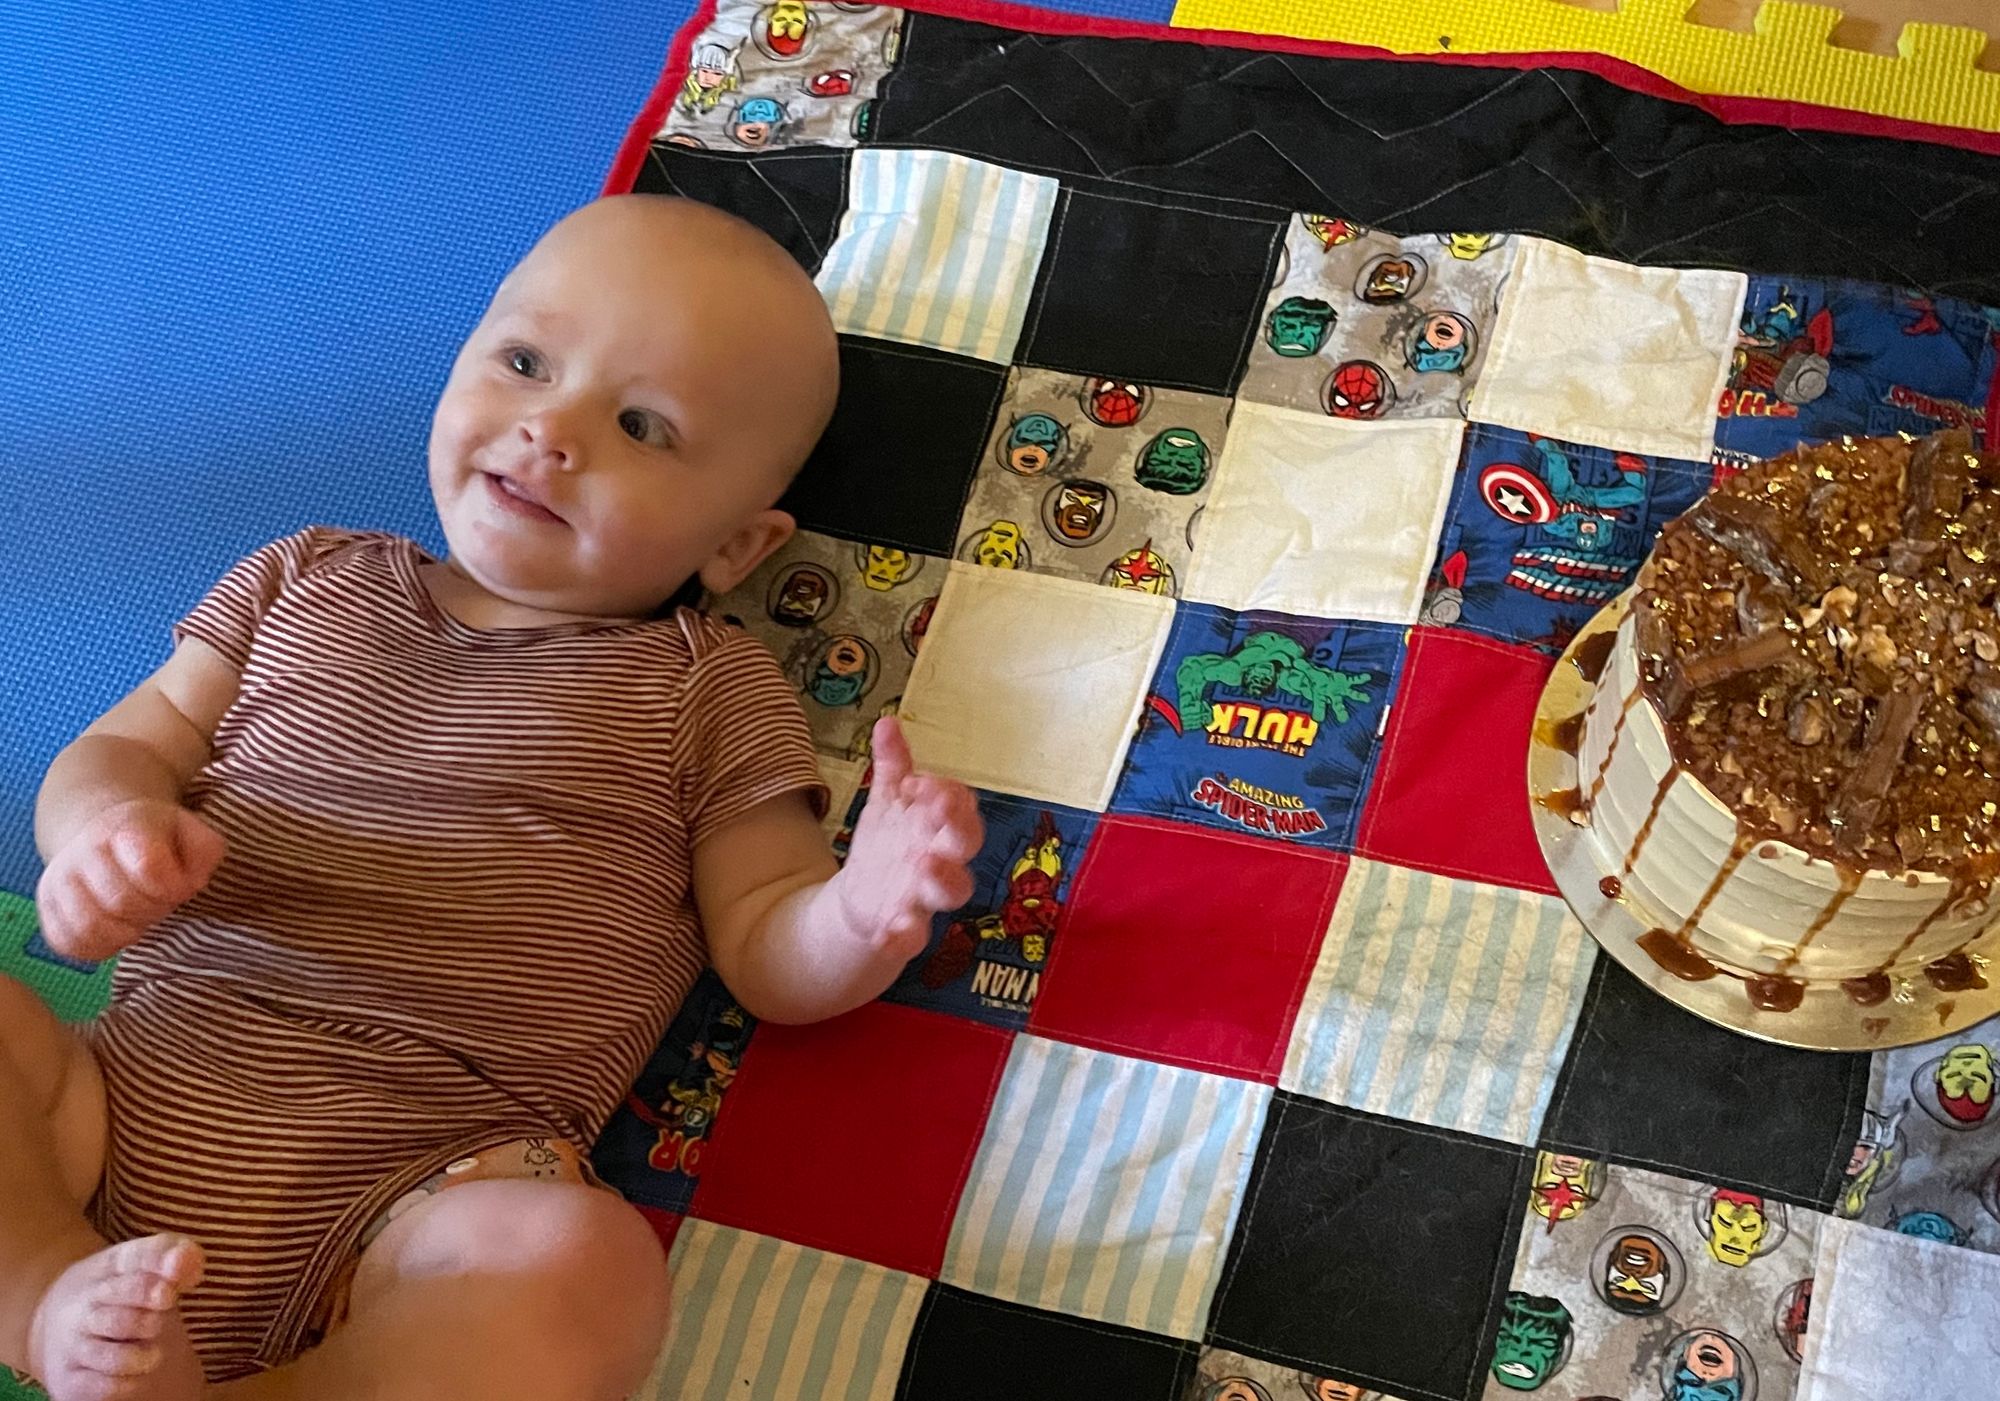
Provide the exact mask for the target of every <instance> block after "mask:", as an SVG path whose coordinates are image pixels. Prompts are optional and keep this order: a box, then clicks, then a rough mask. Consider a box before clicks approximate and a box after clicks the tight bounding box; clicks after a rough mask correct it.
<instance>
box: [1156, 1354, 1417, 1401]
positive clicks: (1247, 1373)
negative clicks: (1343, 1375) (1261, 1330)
mask: <svg viewBox="0 0 2000 1401" xmlns="http://www.w3.org/2000/svg"><path fill="white" fill-rule="evenodd" d="M1302 1394H1303V1396H1304V1397H1305V1401H1396V1398H1395V1397H1393V1396H1389V1395H1387V1394H1385V1393H1383V1392H1380V1391H1377V1390H1375V1388H1373V1387H1371V1386H1364V1385H1363V1384H1362V1383H1360V1382H1351V1381H1343V1380H1342V1379H1340V1378H1338V1377H1329V1376H1325V1375H1322V1374H1321V1373H1320V1372H1318V1371H1317V1370H1314V1369H1311V1368H1308V1369H1305V1370H1301V1369H1300V1368H1298V1367H1295V1366H1292V1365H1291V1364H1290V1363H1286V1362H1266V1361H1265V1360H1264V1359H1263V1358H1261V1357H1246V1356H1245V1355H1244V1354H1242V1353H1240V1352H1231V1351H1230V1350H1229V1349H1228V1348H1221V1347H1209V1348H1203V1349H1202V1350H1201V1358H1200V1360H1199V1361H1198V1362H1197V1363H1196V1364H1195V1373H1194V1376H1193V1378H1192V1379H1190V1380H1189V1382H1188V1386H1187V1390H1186V1391H1184V1392H1182V1393H1181V1401H1299V1397H1300V1396H1301V1395H1302Z"/></svg>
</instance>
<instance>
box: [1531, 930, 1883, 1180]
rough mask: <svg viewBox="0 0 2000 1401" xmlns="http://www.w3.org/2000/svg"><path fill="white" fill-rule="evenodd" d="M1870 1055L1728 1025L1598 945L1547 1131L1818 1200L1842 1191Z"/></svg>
mask: <svg viewBox="0 0 2000 1401" xmlns="http://www.w3.org/2000/svg"><path fill="white" fill-rule="evenodd" d="M1868 1064H1869V1058H1868V1057H1867V1056H1866V1055H1835V1054H1831V1053H1828V1052H1823V1051H1797V1050H1793V1049H1791V1048H1790V1047H1787V1046H1777V1045H1773V1044H1772V1043H1770V1042H1768V1041H1758V1040H1754V1039H1752V1038H1750V1037H1748V1036H1739V1035H1737V1034H1736V1033H1734V1032H1731V1031H1725V1030H1723V1029H1722V1028H1720V1027H1717V1026H1713V1025H1711V1024H1710V1023H1708V1022H1705V1021H1703V1020H1701V1019H1700V1018H1699V1017H1696V1016H1694V1015H1692V1014H1691V1013H1688V1012H1684V1011H1682V1010H1681V1009H1680V1008H1678V1007H1676V1006H1674V1005H1673V1003H1671V1002H1669V1001H1667V1000H1666V999H1665V998H1664V997H1661V996H1660V995H1659V994H1658V993H1655V992H1653V991H1652V990H1651V989H1649V988H1648V987H1646V985H1645V984H1643V983H1641V982H1640V981H1639V980H1638V979H1637V978H1635V977H1633V976H1632V975H1631V974H1630V973H1628V972H1626V971H1625V970H1624V969H1623V968H1622V967H1620V966H1619V965H1618V964H1617V963H1616V962H1615V961H1614V960H1612V959H1609V958H1600V959H1599V960H1598V961H1597V971H1596V972H1595V974H1593V975H1592V977H1591V981H1590V987H1589V990H1588V991H1587V992H1586V993H1585V996H1584V1002H1583V1012H1582V1014H1581V1016H1580V1018H1579V1020H1578V1023H1577V1029H1576V1035H1575V1036H1574V1037H1572V1038H1571V1041H1570V1052H1569V1063H1568V1064H1567V1065H1565V1066H1564V1067H1563V1073H1562V1076H1561V1078H1560V1079H1559V1080H1558V1081H1557V1082H1556V1093H1555V1098H1554V1100H1552V1101H1551V1102H1550V1105H1549V1114H1548V1121H1547V1124H1546V1125H1545V1127H1544V1128H1543V1130H1542V1144H1543V1146H1545V1147H1548V1148H1553V1149H1558V1150H1561V1151H1564V1152H1570V1153H1577V1154H1581V1155H1583V1156H1586V1157H1600V1158H1609V1159H1612V1160H1614V1161H1625V1162H1634V1163H1644V1164H1646V1165H1648V1166H1651V1167H1657V1168H1662V1169H1664V1170H1666V1171H1669V1172H1674V1173H1678V1174H1680V1175H1681V1176H1684V1177H1692V1178H1696V1179H1698V1180H1700V1181H1703V1182H1721V1183H1727V1184H1728V1185H1729V1186H1731V1187H1735V1188H1740V1189H1743V1190H1745V1191H1749V1192H1754V1193H1756V1194H1758V1195H1760V1196H1767V1197H1772V1198H1776V1199H1778V1200H1782V1201H1788V1202H1792V1203H1794V1204H1796V1205H1801V1206H1809V1207H1819V1208H1826V1207H1830V1206H1832V1205H1833V1204H1834V1203H1835V1202H1836V1201H1837V1200H1839V1198H1840V1195H1841V1191H1842V1176H1843V1173H1844V1172H1845V1170H1846V1168H1847V1167H1848V1164H1849V1160H1850V1145H1851V1144H1853V1143H1854V1141H1855V1137H1856V1133H1857V1131H1858V1129H1859V1128H1860V1125H1861V1122H1862V1108H1863V1105H1864V1101H1865V1100H1866V1097H1867V1091H1868Z"/></svg>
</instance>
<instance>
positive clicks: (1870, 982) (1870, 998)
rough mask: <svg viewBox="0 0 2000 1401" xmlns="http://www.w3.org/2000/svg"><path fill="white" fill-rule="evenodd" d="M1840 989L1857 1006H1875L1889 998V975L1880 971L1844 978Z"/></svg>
mask: <svg viewBox="0 0 2000 1401" xmlns="http://www.w3.org/2000/svg"><path fill="white" fill-rule="evenodd" d="M1840 990H1841V991H1842V992H1844V993H1846V994H1847V1000H1848V1001H1849V1002H1852V1003H1853V1004H1854V1005H1855V1006H1857V1007H1873V1006H1875V1005H1876V1004H1877V1003H1879V1002H1884V1001H1887V1000H1888V997H1889V975H1888V974H1887V973H1883V972H1880V971H1877V972H1874V973H1869V974H1867V975H1866V976H1865V977H1860V978H1842V979H1841V980H1840Z"/></svg>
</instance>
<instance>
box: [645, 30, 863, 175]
mask: <svg viewBox="0 0 2000 1401" xmlns="http://www.w3.org/2000/svg"><path fill="white" fill-rule="evenodd" d="M902 33H903V12H902V11H901V10H898V9H893V8H891V7H889V6H887V5H859V4H847V3H833V4H807V3H806V2H805V0H721V3H719V4H718V5H717V6H716V10H715V18H714V20H713V21H711V22H710V24H709V26H708V28H706V29H704V30H703V31H702V32H701V34H700V35H699V36H698V37H697V38H696V39H695V44H694V52H693V53H692V54H690V55H689V59H688V69H687V76H686V77H685V78H683V79H682V80H681V86H680V90H679V91H678V92H676V93H675V94H674V100H673V105H672V106H671V107H670V108H669V109H668V111H667V120H666V124H665V125H664V126H662V127H661V128H660V134H659V136H658V137H657V138H656V139H658V140H661V141H667V142H671V143H673V144H674V145H676V146H694V147H706V148H714V149H721V150H731V151H766V150H776V149H777V148H779V147H782V146H807V145H810V146H852V145H854V144H855V142H857V141H858V140H860V139H861V138H862V137H863V136H865V135H866V134H867V128H868V116H869V113H870V111H871V109H872V108H873V106H874V99H875V94H876V91H877V89H878V87H879V86H880V84H881V82H882V80H883V79H884V78H886V77H887V76H888V75H889V70H890V69H891V68H893V67H894V66H895V64H896V58H897V53H898V50H899V48H900V46H901V43H902Z"/></svg>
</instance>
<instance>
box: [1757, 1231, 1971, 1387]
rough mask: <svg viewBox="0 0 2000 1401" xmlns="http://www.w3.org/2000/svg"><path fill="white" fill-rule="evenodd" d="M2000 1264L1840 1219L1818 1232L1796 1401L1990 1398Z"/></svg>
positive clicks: (1936, 1243) (1968, 1252) (1958, 1249)
mask: <svg viewBox="0 0 2000 1401" xmlns="http://www.w3.org/2000/svg"><path fill="white" fill-rule="evenodd" d="M1996 1297H2000V1259H1996V1258H1995V1257H1994V1256H1992V1255H1988V1254H1986V1253H1985V1252H1983V1251H1978V1250H1967V1249H1965V1248H1964V1247H1962V1246H1956V1245H1947V1244H1945V1243H1944V1242H1942V1241H1935V1240H1919V1239H1917V1238H1916V1237H1914V1236H1905V1235H1900V1234H1898V1233H1897V1232H1895V1231H1885V1230H1883V1229H1882V1228H1881V1227H1879V1226H1864V1225H1861V1224H1860V1223H1859V1222H1855V1221H1843V1220H1840V1219H1838V1218H1834V1219H1831V1220H1829V1221H1828V1222H1827V1223H1826V1225H1825V1226H1824V1227H1823V1228H1822V1229H1821V1231H1820V1237H1819V1257H1818V1260H1817V1261H1816V1263H1815V1265H1814V1269H1813V1295H1812V1322H1811V1324H1810V1326H1809V1327H1808V1328H1807V1329H1806V1345H1805V1357H1804V1360H1803V1363H1802V1365H1801V1367H1800V1373H1799V1387H1798V1393H1797V1395H1798V1401H1876V1398H1878V1397H1885V1396H1908V1397H1937V1398H1939V1401H1943V1398H1945V1397H1947V1396H1949V1397H1954V1398H1958V1397H1963V1398H1965V1401H1971V1398H1973V1397H1975V1396H1992V1395H1993V1394H1994V1388H1995V1386H1996V1384H2000V1335H1996V1332H1995V1329H1994V1327H1993V1320H1994V1308H1995V1303H1994V1300H1995V1298H1996Z"/></svg>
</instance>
